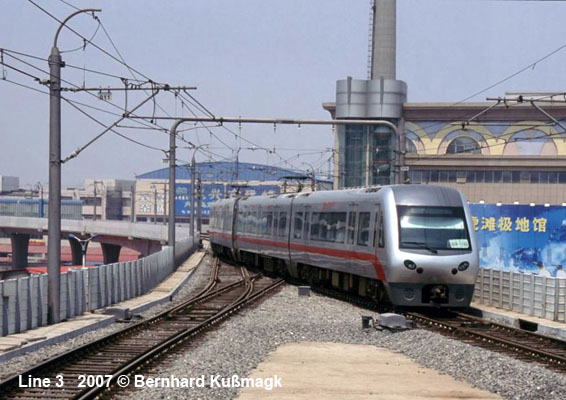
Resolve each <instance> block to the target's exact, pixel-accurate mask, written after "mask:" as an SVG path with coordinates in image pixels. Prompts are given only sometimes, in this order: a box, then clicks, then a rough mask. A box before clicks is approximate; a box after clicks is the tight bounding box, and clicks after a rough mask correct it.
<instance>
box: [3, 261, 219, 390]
mask: <svg viewBox="0 0 566 400" xmlns="http://www.w3.org/2000/svg"><path fill="white" fill-rule="evenodd" d="M210 262H211V261H210V257H205V259H203V260H202V262H201V264H200V266H199V267H198V268H197V270H196V271H195V272H194V273H193V276H192V277H191V278H190V279H189V281H188V282H187V283H186V284H185V285H184V286H183V287H182V288H181V290H179V292H178V293H177V295H176V296H175V297H174V299H173V301H172V302H171V303H164V304H160V305H157V306H155V307H152V308H150V309H148V310H146V311H144V312H143V313H140V316H141V317H142V318H144V319H145V318H149V317H152V316H154V315H157V314H159V313H160V312H162V311H164V310H165V309H167V308H169V307H171V305H172V304H177V303H181V301H182V300H183V298H186V297H189V296H190V295H191V294H192V293H193V292H196V291H197V290H198V288H200V287H202V286H203V285H204V283H206V281H207V280H208V277H209V273H210V269H209V267H210ZM134 322H137V320H135V321H134ZM125 327H126V324H124V323H114V324H112V325H109V326H107V327H105V328H102V329H98V330H96V331H92V332H87V333H84V334H82V335H80V336H77V337H74V338H72V339H69V340H67V341H66V342H63V343H59V344H55V345H52V346H48V347H45V348H42V349H39V350H37V351H34V352H31V353H28V354H25V355H23V356H20V357H15V358H12V359H11V360H9V361H7V362H3V363H0V380H2V379H4V378H7V377H8V376H11V375H13V374H16V373H20V372H23V371H25V370H27V369H28V368H31V367H33V366H34V365H37V364H39V363H40V362H41V361H44V360H47V359H49V358H51V357H54V356H56V355H58V354H61V353H63V352H66V351H68V350H71V349H74V348H77V347H79V346H82V345H83V344H86V343H89V342H92V341H94V340H96V339H99V338H101V337H103V336H106V335H109V334H111V333H114V332H117V331H119V330H121V329H124V328H125Z"/></svg>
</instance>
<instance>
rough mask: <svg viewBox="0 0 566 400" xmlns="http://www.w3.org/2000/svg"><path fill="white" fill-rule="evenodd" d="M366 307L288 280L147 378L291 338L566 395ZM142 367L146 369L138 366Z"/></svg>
mask: <svg viewBox="0 0 566 400" xmlns="http://www.w3.org/2000/svg"><path fill="white" fill-rule="evenodd" d="M209 260H210V258H208V257H207V258H206V259H205V260H203V262H202V263H201V267H199V269H197V271H195V273H194V275H193V276H192V278H191V279H190V280H189V282H188V283H187V284H186V285H184V287H183V288H182V289H181V290H180V292H179V293H178V294H177V296H176V297H175V299H174V301H173V303H178V302H180V301H181V299H182V298H183V297H185V296H188V295H191V294H193V293H195V292H196V291H197V290H198V289H199V288H200V287H202V285H203V284H204V283H205V282H206V281H207V279H208V275H209V269H208V268H207V267H208V266H209V265H210V261H209ZM170 305H171V304H170V303H168V304H163V305H160V306H156V307H153V308H152V309H150V310H147V311H146V312H144V313H143V314H142V317H144V318H147V317H149V316H152V315H155V314H157V313H159V312H160V311H162V310H164V309H165V308H167V307H169V306H170ZM362 315H371V312H369V311H367V310H364V309H361V308H358V307H355V306H352V305H350V304H347V303H344V302H340V301H337V300H334V299H330V298H327V297H323V296H318V295H312V296H310V297H299V296H297V288H296V287H293V286H287V287H285V288H284V289H282V290H281V291H280V292H279V293H278V294H276V295H274V296H273V297H271V298H269V299H267V300H265V301H264V302H262V303H261V304H259V305H258V306H256V307H254V308H251V309H247V310H244V311H242V312H240V313H239V314H236V315H234V316H232V317H231V318H230V319H228V320H226V321H224V322H223V323H222V324H221V325H220V326H219V327H217V328H216V329H214V330H212V331H210V332H208V333H207V334H206V336H204V337H203V338H202V340H200V341H199V342H200V343H199V345H198V346H196V347H193V348H190V349H189V350H187V351H186V352H184V353H175V354H172V355H171V356H170V357H168V358H167V359H166V360H165V363H164V366H161V367H160V366H156V367H153V368H152V370H151V371H150V372H149V373H147V376H151V377H169V376H171V375H174V376H176V377H180V378H182V377H199V376H201V375H205V376H209V375H221V376H223V377H230V376H232V375H238V376H241V377H245V376H247V375H248V373H249V372H250V371H251V370H252V369H253V368H255V367H256V366H257V365H258V364H259V363H260V362H262V361H264V360H265V359H266V357H267V355H268V354H269V353H270V352H272V351H274V350H275V349H276V348H277V347H278V346H279V345H281V344H284V343H293V342H303V341H309V342H336V343H350V344H367V345H374V346H380V347H384V348H387V349H390V350H392V351H397V352H400V353H403V354H405V355H407V356H409V357H410V358H412V359H414V360H415V361H416V362H418V363H420V364H421V365H423V366H426V367H430V368H434V369H436V370H439V371H440V372H442V373H445V374H448V375H450V376H453V377H454V378H456V379H458V380H461V381H466V382H469V383H470V384H472V385H474V386H476V387H478V388H480V389H484V390H487V391H490V392H492V393H497V394H499V395H500V396H502V397H503V398H506V399H517V400H523V399H525V400H527V399H528V400H533V399H546V400H552V399H566V375H561V374H558V373H555V372H552V371H550V370H547V369H545V368H543V367H541V366H538V365H535V364H528V363H524V362H521V361H518V360H515V359H513V358H510V357H508V356H505V355H502V354H499V353H494V352H491V351H488V350H485V349H481V348H478V347H474V346H471V345H468V344H465V343H462V342H458V341H455V340H452V339H449V338H446V337H443V336H441V335H438V334H436V333H432V332H428V331H424V330H410V331H405V332H397V333H391V332H389V331H376V330H374V329H365V330H364V329H361V316H362ZM123 328H124V324H120V323H116V324H113V325H111V326H109V327H107V328H104V329H100V330H97V331H95V332H89V333H86V334H83V335H81V336H79V337H76V338H74V339H71V340H69V341H67V342H65V343H61V344H59V345H54V346H49V347H47V348H44V349H41V350H38V351H36V352H34V353H31V354H27V355H24V356H21V357H18V358H14V359H12V360H10V361H8V362H4V363H0V378H1V377H7V376H10V375H12V374H14V373H17V372H21V371H23V370H25V369H27V368H29V367H31V366H33V365H36V364H37V363H39V362H40V361H42V360H45V359H47V358H50V357H52V356H54V355H56V354H60V353H62V352H64V351H67V350H70V349H71V348H75V347H78V346H80V345H82V344H84V343H87V342H90V341H92V340H95V339H97V338H100V337H102V336H104V335H107V334H109V333H111V332H114V331H117V330H119V329H123ZM144 374H146V372H144ZM238 392H239V390H238V389H237V388H211V387H205V388H191V389H175V388H152V389H150V388H144V389H139V390H136V391H134V392H119V393H118V398H121V399H135V400H145V399H148V400H149V399H171V400H174V399H227V398H234V397H236V396H237V395H238Z"/></svg>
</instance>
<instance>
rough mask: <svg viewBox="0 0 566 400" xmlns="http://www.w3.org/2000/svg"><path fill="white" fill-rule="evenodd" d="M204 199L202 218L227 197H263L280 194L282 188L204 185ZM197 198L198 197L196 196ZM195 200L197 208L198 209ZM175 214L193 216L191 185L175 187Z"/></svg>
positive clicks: (182, 184) (220, 184)
mask: <svg viewBox="0 0 566 400" xmlns="http://www.w3.org/2000/svg"><path fill="white" fill-rule="evenodd" d="M202 192H203V197H202V216H203V217H209V216H210V204H211V203H214V202H215V201H217V200H220V199H224V198H225V197H233V196H235V195H237V194H240V195H245V196H263V195H271V194H279V193H280V188H279V186H277V185H256V186H245V187H242V186H239V187H238V186H234V187H232V186H231V185H224V184H222V183H204V184H203V190H202ZM195 196H196V195H195ZM196 206H197V205H196V200H195V207H196ZM175 214H176V215H178V216H190V215H191V185H190V184H184V183H181V184H177V185H176V186H175Z"/></svg>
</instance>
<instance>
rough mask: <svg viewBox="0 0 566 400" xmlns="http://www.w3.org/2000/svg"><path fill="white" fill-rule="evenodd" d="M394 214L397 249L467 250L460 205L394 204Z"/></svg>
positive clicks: (465, 230) (464, 226)
mask: <svg viewBox="0 0 566 400" xmlns="http://www.w3.org/2000/svg"><path fill="white" fill-rule="evenodd" d="M397 213H398V215H399V247H400V248H404V249H425V250H428V251H430V252H431V253H437V251H438V250H470V238H469V236H468V230H467V229H466V218H465V216H464V209H463V208H462V207H417V206H397Z"/></svg>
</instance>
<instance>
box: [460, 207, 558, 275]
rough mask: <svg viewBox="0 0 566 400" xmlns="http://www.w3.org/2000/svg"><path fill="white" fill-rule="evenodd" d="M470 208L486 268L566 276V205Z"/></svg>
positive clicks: (481, 259) (481, 260)
mask: <svg viewBox="0 0 566 400" xmlns="http://www.w3.org/2000/svg"><path fill="white" fill-rule="evenodd" d="M470 209H471V212H472V220H473V224H474V230H475V232H476V237H477V240H478V246H479V250H480V265H481V266H482V267H484V268H494V269H505V270H511V271H518V272H527V273H534V274H539V275H543V276H547V277H550V276H552V277H556V276H559V277H566V273H564V271H563V269H564V268H566V207H562V206H550V207H544V206H528V205H511V204H504V205H501V206H497V205H495V204H471V205H470ZM563 266H564V267H563Z"/></svg>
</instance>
